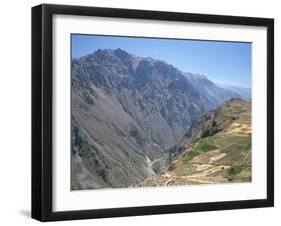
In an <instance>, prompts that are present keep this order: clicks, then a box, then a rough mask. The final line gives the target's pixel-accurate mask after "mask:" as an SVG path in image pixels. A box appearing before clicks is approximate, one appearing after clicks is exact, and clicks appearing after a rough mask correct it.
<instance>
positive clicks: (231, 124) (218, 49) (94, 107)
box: [70, 33, 252, 191]
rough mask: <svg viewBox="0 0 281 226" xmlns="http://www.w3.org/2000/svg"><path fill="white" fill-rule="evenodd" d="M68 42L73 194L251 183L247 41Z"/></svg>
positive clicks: (78, 37) (95, 38)
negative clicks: (106, 190) (92, 190)
mask: <svg viewBox="0 0 281 226" xmlns="http://www.w3.org/2000/svg"><path fill="white" fill-rule="evenodd" d="M70 39H71V42H70V43H71V46H70V48H71V59H70V60H71V150H70V151H71V164H70V165H71V169H70V177H71V180H70V181H71V185H70V189H71V190H72V191H77V190H90V189H113V188H141V187H143V188H145V187H161V186H189V185H193V186H195V185H196V186H201V185H203V184H205V185H206V184H222V183H251V181H252V167H251V165H252V164H251V162H252V158H251V137H252V126H251V125H252V123H251V120H252V117H251V115H252V114H251V99H252V91H251V90H252V43H251V42H237V41H235V42H234V41H233V42H232V41H223V40H194V39H173V38H156V37H126V36H110V35H95V34H78V33H77V34H76V33H72V34H71V37H70Z"/></svg>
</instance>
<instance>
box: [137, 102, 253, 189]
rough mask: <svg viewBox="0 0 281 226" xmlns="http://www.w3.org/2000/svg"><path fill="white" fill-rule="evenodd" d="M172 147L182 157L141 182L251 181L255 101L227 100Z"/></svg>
mask: <svg viewBox="0 0 281 226" xmlns="http://www.w3.org/2000/svg"><path fill="white" fill-rule="evenodd" d="M171 151H172V152H173V153H180V154H179V157H177V158H176V159H175V160H174V161H173V162H172V163H171V165H170V166H169V168H168V169H167V170H165V171H163V172H162V173H161V174H160V175H155V176H152V177H150V178H148V179H147V180H145V181H144V182H143V183H141V184H140V185H139V186H162V185H182V184H210V183H223V182H249V181H251V103H250V102H248V101H242V100H240V99H232V100H230V101H226V102H225V103H224V104H223V106H222V107H220V108H219V109H218V110H217V111H212V112H210V113H208V114H206V115H205V116H204V117H203V118H201V120H199V121H198V122H196V123H195V124H194V125H193V126H192V127H191V129H190V131H189V133H187V134H186V135H185V137H184V138H183V139H182V141H181V142H179V143H178V144H177V145H176V146H175V147H174V148H173V149H172V150H171Z"/></svg>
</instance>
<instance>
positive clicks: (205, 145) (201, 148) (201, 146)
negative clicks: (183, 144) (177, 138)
mask: <svg viewBox="0 0 281 226" xmlns="http://www.w3.org/2000/svg"><path fill="white" fill-rule="evenodd" d="M216 149H217V147H216V146H215V145H211V144H209V142H208V138H205V139H202V140H200V141H199V143H198V144H197V145H196V146H195V147H194V149H193V150H191V151H189V152H188V153H187V155H186V157H185V158H184V159H183V162H185V163H186V162H189V161H190V160H192V159H193V158H194V157H195V156H197V155H200V154H202V153H204V152H208V151H213V150H216Z"/></svg>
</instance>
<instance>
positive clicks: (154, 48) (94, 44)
mask: <svg viewBox="0 0 281 226" xmlns="http://www.w3.org/2000/svg"><path fill="white" fill-rule="evenodd" d="M251 46H252V45H251V43H238V42H214V41H194V40H175V39H154V38H153V39H151V38H128V37H114V36H94V35H72V57H73V58H78V57H81V56H84V55H86V54H89V53H93V52H95V51H96V50H97V49H117V48H121V49H124V50H125V51H127V52H129V53H131V54H134V55H137V56H145V57H147V56H149V57H152V58H155V59H160V60H164V61H166V62H167V63H169V64H172V65H174V66H175V67H177V68H178V69H180V70H182V71H185V72H191V73H195V74H196V73H198V74H203V75H206V76H207V77H208V78H209V79H210V80H212V81H213V82H216V83H222V84H230V85H239V86H244V87H251V73H252V72H251V71H252V69H251V68H252V63H251V52H252V51H251Z"/></svg>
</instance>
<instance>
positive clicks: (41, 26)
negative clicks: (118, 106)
mask: <svg viewBox="0 0 281 226" xmlns="http://www.w3.org/2000/svg"><path fill="white" fill-rule="evenodd" d="M55 14H64V15H82V16H98V17H112V18H128V19H147V20H162V21H181V22H196V23H211V24H226V25H247V26H262V27H266V28H267V94H266V95H267V198H266V199H257V200H241V201H226V202H209V203H194V204H171V205H160V206H143V207H130V208H111V209H93V210H73V211H63V212H54V211H53V210H52V199H53V196H52V129H53V128H52V110H53V108H52V105H53V102H52V98H53V94H52V80H53V79H52V17H53V15H55ZM271 206H274V20H273V19H268V18H253V17H237V16H221V15H205V14H191V13H176V12H161V11H144V10H131V9H117V8H97V7H83V6H67V5H49V4H43V5H39V6H35V7H33V8H32V218H34V219H37V220H40V221H57V220H73V219H86V218H106V217H122V216H135V215H149V214H168V213H180V212H195V211H210V210H228V209H243V208H257V207H271Z"/></svg>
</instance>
